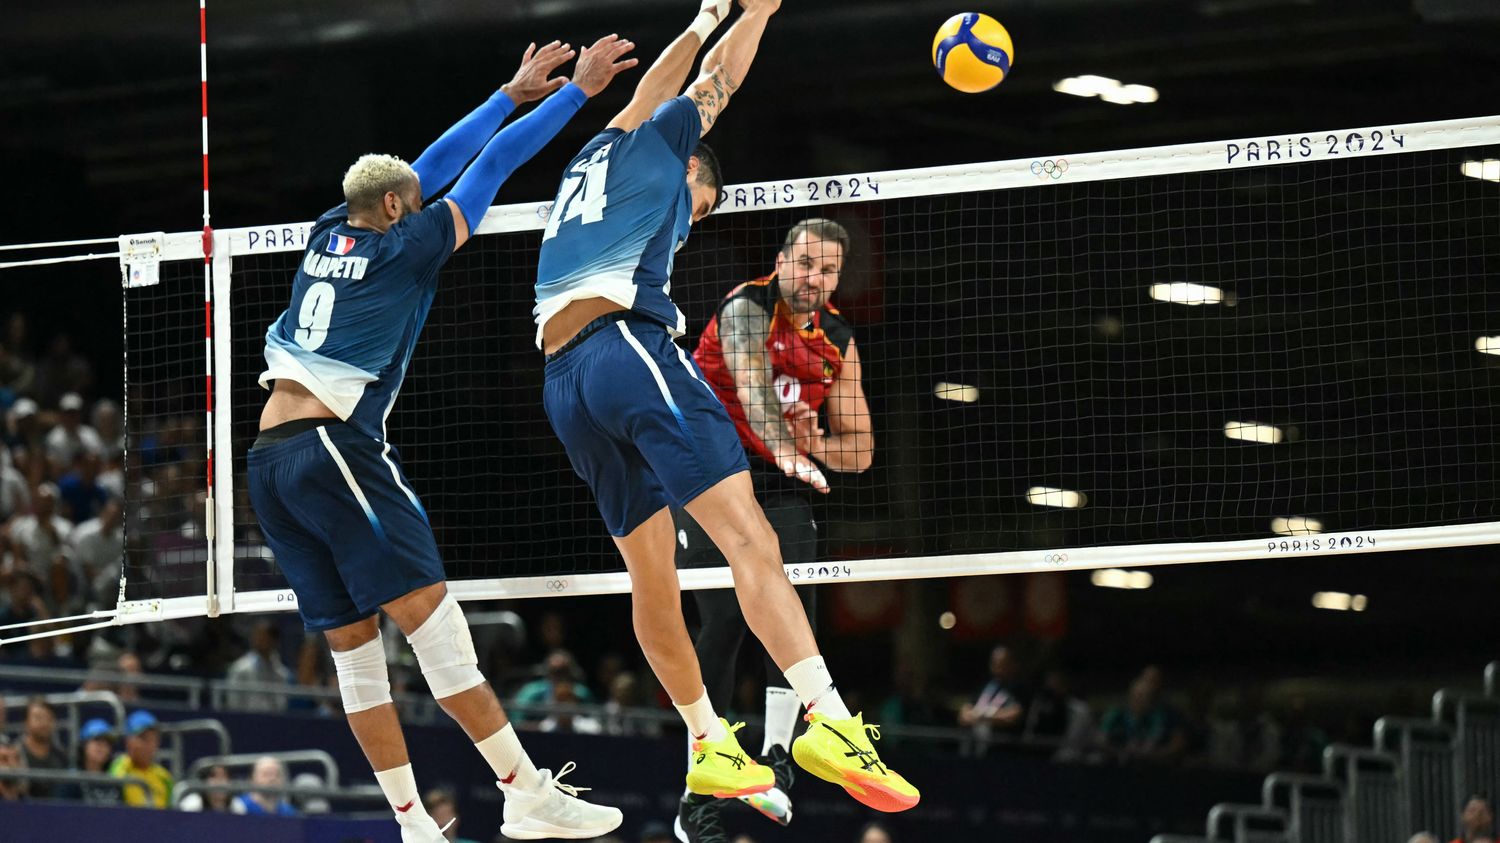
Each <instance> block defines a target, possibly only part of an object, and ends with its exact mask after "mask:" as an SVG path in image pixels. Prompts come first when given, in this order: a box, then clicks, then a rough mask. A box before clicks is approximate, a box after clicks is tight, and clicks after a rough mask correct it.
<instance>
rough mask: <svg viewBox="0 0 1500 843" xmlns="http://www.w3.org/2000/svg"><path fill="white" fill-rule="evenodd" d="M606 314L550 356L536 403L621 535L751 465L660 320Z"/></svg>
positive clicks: (721, 409) (724, 417)
mask: <svg viewBox="0 0 1500 843" xmlns="http://www.w3.org/2000/svg"><path fill="white" fill-rule="evenodd" d="M605 320H606V324H604V325H603V326H602V327H600V326H598V325H596V324H594V323H590V325H589V327H587V328H585V329H584V330H585V331H588V330H591V329H594V330H593V333H591V334H588V335H587V337H586V338H585V339H583V340H582V341H580V342H578V343H577V344H573V343H569V347H568V348H567V349H566V350H564V351H563V352H561V353H559V354H556V355H554V356H553V357H552V358H551V359H550V360H549V361H548V363H547V380H546V386H545V392H544V398H543V403H544V405H545V406H546V409H547V418H548V419H549V420H551V422H552V429H553V430H555V431H557V436H558V438H559V439H561V440H562V443H563V447H565V448H566V449H567V451H568V459H570V460H572V462H573V470H574V471H576V472H578V476H579V477H582V478H583V480H584V482H585V483H588V485H589V488H590V489H593V490H594V499H595V501H596V502H597V503H598V505H599V514H600V515H602V516H604V524H605V526H606V527H608V528H609V532H610V534H611V535H614V536H627V535H629V534H630V533H631V532H633V531H634V530H635V528H637V527H639V526H641V524H643V523H645V521H646V519H648V518H650V517H651V516H652V515H655V514H656V513H657V512H660V511H661V510H662V509H663V508H665V507H667V506H679V507H680V506H684V505H686V504H687V503H689V502H690V501H692V500H693V499H694V498H697V497H698V496H699V495H701V494H703V493H704V492H706V491H708V490H709V489H710V488H712V487H713V486H714V485H716V484H717V483H718V482H719V481H721V480H723V479H724V478H726V477H729V476H731V475H734V474H737V473H739V472H741V471H748V470H749V468H750V464H749V463H748V462H746V461H745V447H744V446H743V445H741V444H740V437H739V435H738V434H737V433H735V430H734V422H732V421H730V420H729V413H728V412H726V411H725V410H724V405H723V404H721V403H719V397H718V396H717V395H715V394H714V391H713V389H711V388H710V387H709V385H708V384H707V383H704V381H703V373H702V372H700V371H699V370H698V366H697V364H696V363H694V362H693V360H692V358H691V357H689V356H688V355H687V353H686V352H684V351H683V350H682V348H681V347H679V346H678V345H677V344H676V343H675V342H673V341H672V337H671V336H670V335H669V334H668V333H667V329H666V328H665V327H663V326H661V325H659V324H657V323H655V322H651V321H649V320H646V319H641V318H639V317H634V316H626V317H623V318H621V317H615V316H613V315H611V316H610V317H605Z"/></svg>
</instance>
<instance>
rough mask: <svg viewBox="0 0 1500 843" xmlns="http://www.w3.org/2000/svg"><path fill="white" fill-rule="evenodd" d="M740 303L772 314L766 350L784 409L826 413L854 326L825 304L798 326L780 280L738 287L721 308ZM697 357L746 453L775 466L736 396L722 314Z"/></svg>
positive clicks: (706, 333)
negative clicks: (794, 406)
mask: <svg viewBox="0 0 1500 843" xmlns="http://www.w3.org/2000/svg"><path fill="white" fill-rule="evenodd" d="M736 298H748V299H750V300H751V301H753V302H755V303H756V304H757V305H759V306H760V307H761V308H762V309H763V310H765V312H767V313H769V314H771V334H770V336H769V337H767V338H766V351H767V353H768V354H769V356H770V358H771V369H772V372H773V374H774V377H775V380H774V384H775V387H776V394H777V396H778V397H779V398H780V399H781V405H782V407H789V406H791V405H792V404H795V403H797V402H798V401H801V402H802V403H804V404H806V405H807V406H808V407H810V408H811V409H812V411H813V412H817V411H818V410H819V409H820V408H822V406H823V401H824V400H825V399H826V398H827V397H828V392H829V390H831V389H832V388H833V382H834V381H836V380H838V377H839V372H841V371H843V369H844V355H845V354H846V353H847V352H848V351H849V343H850V341H851V340H853V338H854V332H853V330H852V329H850V327H849V323H848V322H845V321H844V317H842V316H840V315H839V312H838V310H837V309H835V308H834V307H833V306H832V305H824V306H823V307H822V309H820V310H819V311H818V312H817V313H814V314H813V317H812V320H811V321H810V322H807V323H806V324H802V325H798V324H796V323H795V322H793V318H792V311H791V308H789V307H787V304H786V302H785V301H783V300H782V298H781V289H780V287H779V286H778V285H777V283H776V276H775V275H769V276H766V277H765V278H760V279H757V280H755V281H750V282H748V283H745V284H741V285H740V286H738V287H735V288H734V289H733V290H731V291H730V293H729V295H728V296H725V297H724V301H722V302H720V303H719V310H720V312H722V311H723V309H724V305H726V304H728V303H729V302H731V301H733V300H734V299H736ZM693 358H694V359H695V360H697V361H698V366H699V367H700V368H702V369H703V375H704V377H706V378H707V379H708V383H709V385H710V386H712V387H713V390H714V392H715V393H717V394H718V396H719V400H720V401H722V402H724V408H725V409H727V410H728V411H729V417H730V418H731V419H733V420H734V426H735V428H736V429H737V430H738V431H739V434H740V441H741V442H743V443H744V445H745V448H746V450H749V451H753V452H754V453H757V454H759V455H760V456H761V457H763V458H765V459H767V460H771V461H773V462H774V460H775V456H774V455H773V454H772V453H771V450H770V449H769V448H767V447H766V446H765V443H763V442H762V441H761V440H760V437H759V436H756V435H755V433H754V432H752V431H751V430H750V425H749V424H748V423H747V422H746V421H745V409H744V407H742V406H740V399H739V395H738V393H737V392H736V391H735V385H734V374H733V373H732V372H730V371H729V367H728V366H726V365H725V363H724V348H723V346H722V345H721V344H720V343H719V317H718V314H715V315H714V318H713V319H712V320H711V321H709V323H708V327H707V328H705V329H704V331H703V336H702V338H700V339H699V340H698V350H697V351H695V352H693Z"/></svg>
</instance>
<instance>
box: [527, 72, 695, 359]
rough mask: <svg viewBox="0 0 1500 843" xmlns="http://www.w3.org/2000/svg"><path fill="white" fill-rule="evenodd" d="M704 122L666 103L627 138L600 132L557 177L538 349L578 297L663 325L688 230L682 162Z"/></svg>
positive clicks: (680, 102)
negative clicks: (549, 326) (551, 323)
mask: <svg viewBox="0 0 1500 843" xmlns="http://www.w3.org/2000/svg"><path fill="white" fill-rule="evenodd" d="M701 134H702V124H701V122H700V121H699V118H698V111H697V109H696V108H694V107H693V103H692V100H690V99H689V98H688V97H686V96H681V97H677V98H675V99H671V100H668V101H667V102H666V103H664V104H663V105H662V106H661V107H660V108H658V109H657V110H656V113H655V114H653V115H652V116H651V119H650V120H647V121H646V122H644V123H642V124H641V125H640V126H639V127H638V128H636V129H635V130H634V131H630V132H626V131H623V130H621V129H605V130H604V131H603V132H600V133H599V134H598V135H596V136H594V139H593V140H591V141H589V143H588V145H586V146H585V147H584V148H583V151H582V152H579V153H578V155H577V157H575V158H574V159H573V160H572V161H571V162H569V163H568V168H567V170H566V171H564V173H563V182H562V187H561V188H560V189H559V190H558V192H557V199H556V200H555V201H554V202H553V203H552V213H551V216H550V217H549V219H548V222H547V229H546V232H545V233H544V234H543V235H542V252H541V257H540V259H539V261H538V264H537V282H536V307H535V308H534V309H533V310H532V315H533V316H534V317H535V318H536V324H537V331H536V341H537V346H538V347H541V344H542V328H543V326H545V325H546V323H547V320H548V319H550V318H552V317H553V316H554V315H555V314H557V312H558V311H560V310H562V309H563V308H564V307H567V306H568V305H569V304H570V303H572V302H574V301H577V300H579V299H587V298H606V299H609V300H610V301H612V302H615V303H616V304H619V305H621V306H622V307H627V308H629V309H631V310H633V311H635V312H636V313H639V314H640V315H642V316H645V317H647V318H649V319H651V320H652V321H654V322H659V323H661V324H662V325H664V326H666V328H667V330H668V331H670V332H671V333H672V335H673V336H674V337H676V336H681V335H682V334H683V333H684V332H685V331H686V330H687V319H686V318H685V317H684V316H683V315H682V311H680V310H678V309H677V305H675V304H673V303H672V298H671V292H672V284H671V280H670V279H671V275H672V258H673V255H674V254H675V253H676V251H677V250H678V249H679V248H681V247H682V244H683V243H685V242H687V237H688V229H689V228H690V227H691V226H692V223H693V212H692V195H691V193H690V192H689V190H688V185H687V164H688V159H689V158H691V157H692V154H693V150H694V149H696V148H697V147H698V138H699V136H700V135H701Z"/></svg>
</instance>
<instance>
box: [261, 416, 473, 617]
mask: <svg viewBox="0 0 1500 843" xmlns="http://www.w3.org/2000/svg"><path fill="white" fill-rule="evenodd" d="M399 460H400V456H399V454H397V453H396V452H395V451H394V450H393V449H392V448H391V446H390V444H389V443H386V442H379V441H376V440H374V439H371V438H370V437H368V436H365V435H364V434H362V433H360V432H358V431H356V430H355V429H354V428H352V427H349V426H348V425H346V424H343V423H342V422H338V421H332V420H330V421H329V423H328V424H325V425H322V426H320V427H317V428H314V429H312V430H306V431H303V432H301V433H296V434H294V435H293V436H291V437H290V438H288V439H286V440H284V441H280V442H276V443H274V444H270V445H259V446H257V447H254V448H251V449H250V453H249V454H248V456H247V462H248V463H249V474H250V503H251V504H252V505H253V506H254V507H255V514H256V516H257V517H258V518H259V519H260V528H261V532H262V533H264V534H265V537H266V544H268V545H269V546H270V548H271V552H272V553H275V554H276V564H277V566H278V567H279V568H280V569H281V572H282V573H284V574H286V578H287V582H289V583H291V586H292V591H294V592H296V594H297V608H298V610H299V611H301V613H302V622H303V624H305V625H306V626H307V628H308V629H309V630H312V631H315V632H321V631H324V630H329V629H336V628H338V627H341V626H346V625H348V624H351V623H354V622H355V621H358V620H362V619H364V618H367V617H369V616H371V615H373V614H375V612H376V611H378V610H379V609H380V606H381V604H383V603H389V602H390V601H392V600H394V599H396V598H397V597H400V596H402V595H404V594H408V593H410V592H412V591H414V590H416V589H418V588H421V587H423V586H427V585H432V584H433V583H436V582H440V581H442V579H443V560H442V557H440V556H439V555H438V549H437V542H436V541H435V540H434V539H433V537H432V527H431V526H430V525H429V524H428V523H427V513H426V512H425V511H424V510H423V509H422V504H421V503H420V502H418V500H417V496H416V493H414V492H413V491H412V490H411V483H409V482H407V479H406V475H404V474H402V472H401V464H400V461H399Z"/></svg>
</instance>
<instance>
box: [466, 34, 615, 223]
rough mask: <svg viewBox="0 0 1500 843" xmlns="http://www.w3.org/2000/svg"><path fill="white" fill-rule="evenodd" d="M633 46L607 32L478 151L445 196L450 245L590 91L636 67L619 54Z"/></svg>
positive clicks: (588, 95)
mask: <svg viewBox="0 0 1500 843" xmlns="http://www.w3.org/2000/svg"><path fill="white" fill-rule="evenodd" d="M634 47H635V45H634V44H632V43H631V42H629V41H622V40H620V38H619V36H617V35H606V36H605V37H603V38H600V39H599V40H598V41H596V42H594V45H593V46H592V47H589V48H587V49H585V50H584V51H583V54H582V55H581V56H579V57H578V68H577V72H576V73H575V74H574V79H573V82H571V83H568V84H565V85H564V86H563V87H562V89H561V90H559V91H558V92H557V93H556V94H554V95H552V96H550V97H548V98H547V101H546V102H544V103H542V104H541V105H539V106H537V108H536V110H535V111H533V112H531V113H530V114H528V115H526V116H525V117H523V118H521V119H520V120H517V121H516V122H514V123H512V124H510V125H509V126H506V127H505V128H504V129H503V130H501V132H500V133H499V134H497V135H495V137H494V138H492V139H491V140H490V142H489V143H487V144H485V146H484V149H483V150H482V151H480V153H479V157H478V158H475V159H474V163H472V164H470V165H469V168H468V169H467V170H465V171H464V174H463V175H462V176H461V177H459V179H458V184H455V185H454V186H453V189H452V190H451V191H449V192H448V195H447V196H446V197H444V201H446V202H447V203H448V205H449V207H450V208H451V209H452V211H453V230H454V238H453V248H454V250H455V251H457V250H458V247H459V246H462V245H463V244H464V242H465V241H466V240H468V239H469V235H470V234H471V233H472V232H473V231H474V229H475V228H478V226H479V221H480V220H482V219H484V213H485V211H487V210H489V207H490V203H491V202H493V201H495V194H497V193H499V192H500V185H501V184H502V183H503V182H504V181H505V180H506V179H507V178H508V177H509V176H510V174H511V173H513V172H515V169H516V168H517V167H519V166H521V165H522V164H524V163H526V162H527V161H528V160H530V159H531V156H533V155H535V154H537V152H538V151H539V150H540V149H541V148H542V147H543V146H546V145H547V142H548V141H550V140H552V138H553V137H555V136H556V135H557V133H558V132H559V131H561V130H562V127H563V126H565V125H567V122H568V120H569V119H571V118H572V116H573V115H574V114H577V113H578V109H579V108H582V107H583V104H584V103H585V102H586V101H588V98H589V97H592V96H594V95H596V94H598V93H599V92H600V91H603V90H604V89H605V88H606V87H608V85H609V83H610V80H612V79H614V78H615V75H616V74H618V73H619V72H620V71H622V70H628V69H629V68H632V67H635V64H636V61H635V59H624V60H620V58H621V57H622V56H623V55H625V54H626V53H628V52H630V50H632V49H633V48H634Z"/></svg>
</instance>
